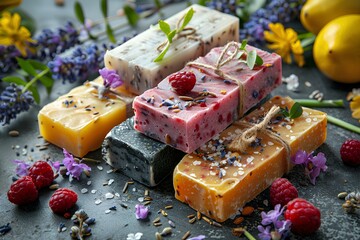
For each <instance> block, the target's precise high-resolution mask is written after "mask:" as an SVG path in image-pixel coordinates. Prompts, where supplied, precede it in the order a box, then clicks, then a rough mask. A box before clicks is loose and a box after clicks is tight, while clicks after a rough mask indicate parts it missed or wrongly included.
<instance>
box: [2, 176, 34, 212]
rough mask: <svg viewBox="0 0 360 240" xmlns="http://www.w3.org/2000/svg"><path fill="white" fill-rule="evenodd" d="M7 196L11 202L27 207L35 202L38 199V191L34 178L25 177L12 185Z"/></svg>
mask: <svg viewBox="0 0 360 240" xmlns="http://www.w3.org/2000/svg"><path fill="white" fill-rule="evenodd" d="M7 195H8V199H9V201H10V202H12V203H14V204H17V205H25V204H29V203H32V202H34V201H35V200H36V199H37V198H38V190H37V189H36V186H35V184H34V182H33V180H32V178H31V177H29V176H24V177H21V178H19V179H18V180H17V181H16V182H13V184H11V186H10V190H9V191H8V193H7Z"/></svg>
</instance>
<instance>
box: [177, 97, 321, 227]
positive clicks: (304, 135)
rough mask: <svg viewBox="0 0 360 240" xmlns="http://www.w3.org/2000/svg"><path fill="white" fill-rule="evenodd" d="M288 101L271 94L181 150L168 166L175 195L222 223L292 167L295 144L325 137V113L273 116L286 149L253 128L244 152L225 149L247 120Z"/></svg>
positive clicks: (312, 145) (310, 145)
mask: <svg viewBox="0 0 360 240" xmlns="http://www.w3.org/2000/svg"><path fill="white" fill-rule="evenodd" d="M293 103H294V102H293V100H292V99H290V98H288V97H287V98H281V97H279V96H276V97H274V98H273V99H271V100H269V101H268V102H267V103H265V104H264V106H262V107H261V108H259V109H257V110H255V111H253V112H252V113H250V114H249V115H248V116H246V117H244V118H243V119H241V120H239V121H236V122H235V123H233V124H232V125H231V126H230V127H229V128H227V129H226V130H225V131H223V132H222V133H221V134H220V135H218V136H217V137H215V138H213V139H212V140H211V141H209V142H207V143H206V144H204V145H203V146H202V147H201V148H200V149H198V150H197V151H196V152H194V153H191V154H187V155H186V156H185V157H184V158H183V159H182V160H181V161H180V163H179V164H178V165H177V167H176V168H175V170H174V175H173V184H174V189H175V197H176V199H178V200H180V201H182V202H185V203H187V204H189V206H191V207H192V208H194V209H195V210H198V211H200V212H201V213H202V214H205V215H206V216H208V217H210V218H212V219H215V220H216V221H219V222H223V221H225V220H227V219H228V218H229V217H230V216H233V215H235V214H236V213H237V212H238V210H239V209H240V208H241V207H243V206H244V205H245V204H246V203H247V202H249V201H251V200H252V199H254V198H255V197H256V196H257V195H258V194H259V193H261V192H262V191H263V190H265V189H266V188H267V187H269V186H270V185H271V183H272V182H273V181H274V180H275V179H276V178H278V177H281V176H282V175H283V174H285V173H287V172H288V171H289V170H290V169H291V168H292V166H293V165H292V163H291V162H290V160H289V158H288V156H293V155H294V154H295V153H296V152H297V151H298V150H300V149H301V150H305V151H306V152H311V151H314V150H315V149H316V148H318V147H319V146H320V145H321V144H322V143H324V141H325V139H326V115H325V114H324V113H323V112H320V111H317V110H312V109H309V108H303V114H302V116H300V117H299V118H296V119H294V120H293V122H292V121H289V120H287V119H284V118H281V117H279V115H278V116H277V117H275V118H273V119H272V120H271V123H270V124H269V125H268V129H270V131H272V132H273V133H275V134H277V135H278V136H280V138H281V139H283V141H284V142H286V143H287V146H289V147H290V153H289V154H287V151H286V149H287V148H286V147H285V146H284V145H283V144H281V143H280V142H279V141H276V140H274V139H273V138H271V137H269V134H268V133H267V132H259V133H258V135H257V138H256V140H255V141H254V142H252V143H251V145H250V146H249V147H248V148H247V150H246V153H242V152H241V151H234V150H233V151H232V152H231V151H229V150H228V149H227V146H229V142H231V141H232V140H233V139H234V138H235V137H236V136H238V135H239V134H241V133H242V132H244V130H245V129H248V128H249V123H257V122H259V121H262V118H263V116H264V115H265V114H266V112H267V111H268V110H269V109H270V108H271V106H272V105H278V106H280V107H282V108H285V107H288V108H289V109H290V108H291V106H292V104H293ZM250 125H252V124H250Z"/></svg>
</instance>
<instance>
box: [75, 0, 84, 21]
mask: <svg viewBox="0 0 360 240" xmlns="http://www.w3.org/2000/svg"><path fill="white" fill-rule="evenodd" d="M74 11H75V16H76V18H77V19H78V20H79V22H80V23H82V24H85V14H84V10H83V8H82V6H81V4H80V3H79V2H78V1H76V2H75V5H74Z"/></svg>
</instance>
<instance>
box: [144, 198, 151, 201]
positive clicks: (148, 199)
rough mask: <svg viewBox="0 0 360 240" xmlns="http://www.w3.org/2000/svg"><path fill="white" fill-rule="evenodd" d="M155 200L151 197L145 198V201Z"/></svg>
mask: <svg viewBox="0 0 360 240" xmlns="http://www.w3.org/2000/svg"><path fill="white" fill-rule="evenodd" d="M152 200H153V199H152V198H151V197H144V201H152Z"/></svg>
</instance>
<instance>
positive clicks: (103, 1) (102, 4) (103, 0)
mask: <svg viewBox="0 0 360 240" xmlns="http://www.w3.org/2000/svg"><path fill="white" fill-rule="evenodd" d="M100 8H101V12H102V15H103V17H104V18H107V16H108V5H107V0H101V2H100Z"/></svg>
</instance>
